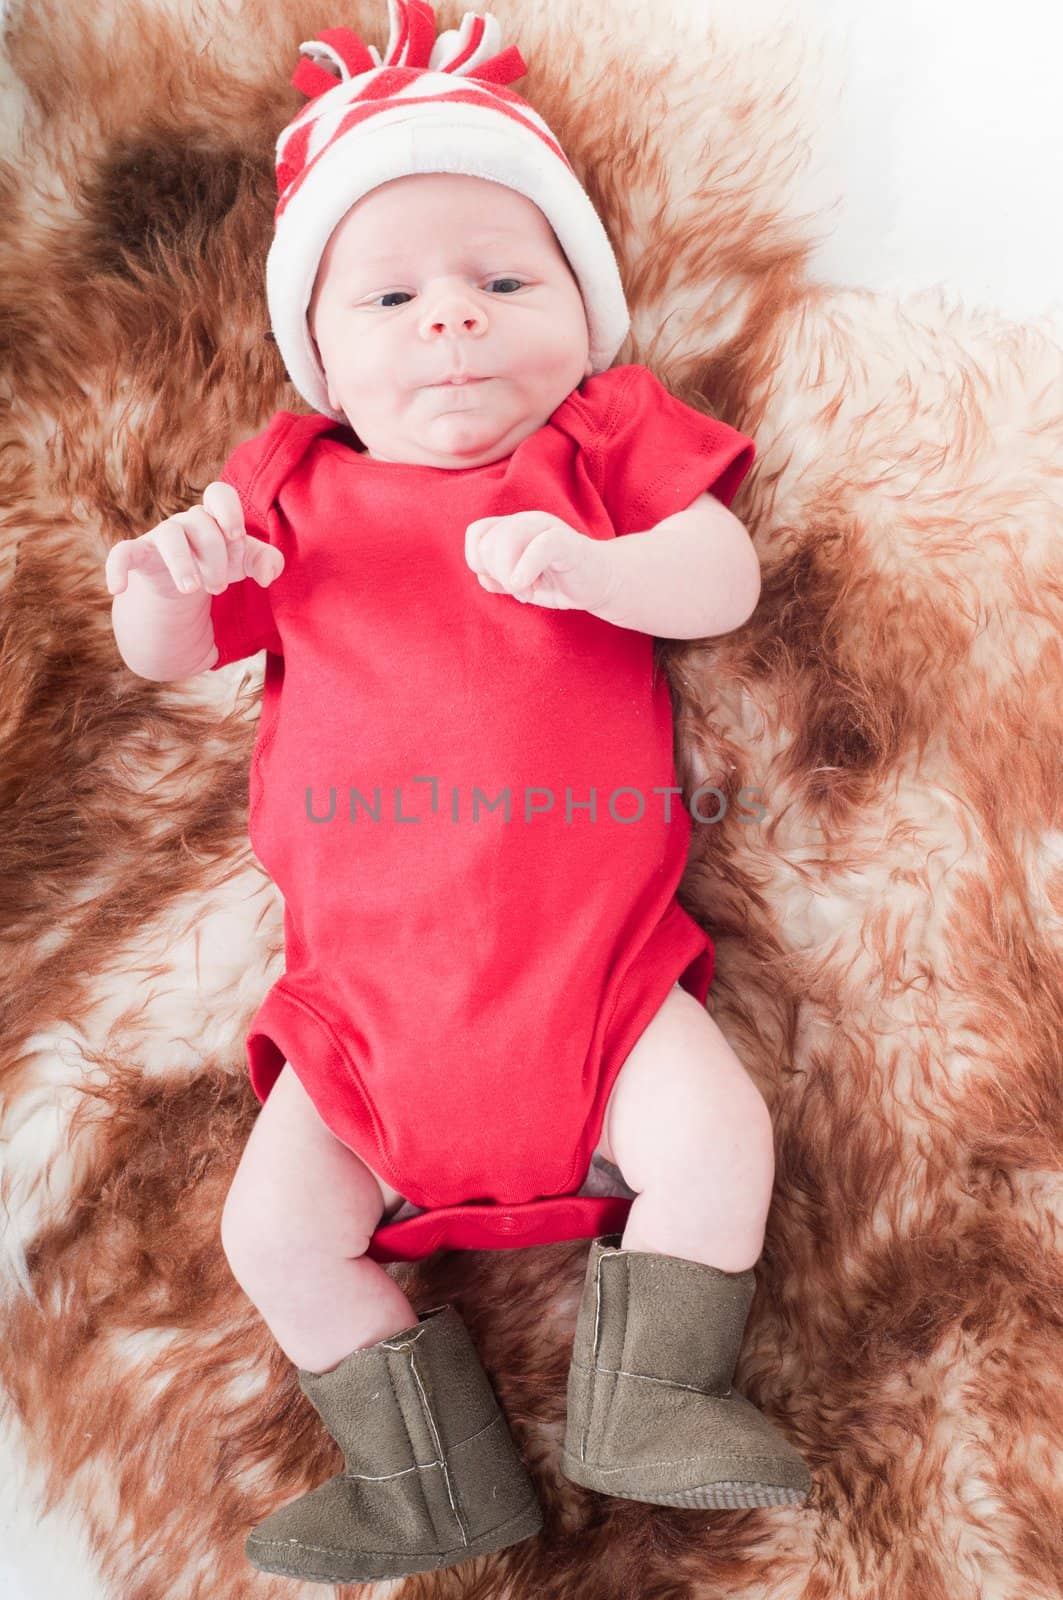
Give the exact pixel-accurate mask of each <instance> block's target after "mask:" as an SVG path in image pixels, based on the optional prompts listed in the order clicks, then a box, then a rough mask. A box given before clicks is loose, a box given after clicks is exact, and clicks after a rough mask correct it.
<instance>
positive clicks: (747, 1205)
mask: <svg viewBox="0 0 1063 1600" xmlns="http://www.w3.org/2000/svg"><path fill="white" fill-rule="evenodd" d="M598 1149H599V1150H601V1152H602V1154H603V1155H604V1156H605V1158H606V1160H607V1161H612V1162H613V1163H614V1165H615V1166H618V1167H619V1168H620V1171H621V1173H622V1174H623V1177H624V1181H625V1183H627V1185H628V1187H629V1188H631V1189H634V1190H635V1191H636V1196H637V1198H636V1199H635V1200H633V1201H632V1204H631V1210H630V1212H629V1214H628V1221H627V1228H626V1230H625V1232H624V1234H623V1236H622V1238H621V1242H620V1243H621V1249H623V1250H649V1251H654V1252H657V1253H659V1254H662V1255H672V1256H683V1257H685V1258H686V1259H687V1260H689V1261H702V1262H705V1263H707V1265H709V1266H710V1267H720V1268H721V1269H722V1270H723V1271H724V1272H743V1271H745V1269H746V1268H747V1267H751V1266H752V1265H753V1264H754V1262H755V1261H756V1260H757V1258H758V1257H759V1256H760V1253H761V1250H762V1249H763V1245H764V1230H765V1224H766V1221H767V1216H768V1210H769V1208H770V1205H771V1195H772V1186H773V1183H774V1179H775V1149H774V1137H773V1132H772V1125H771V1115H770V1113H769V1111H768V1108H767V1106H766V1104H765V1102H764V1100H763V1098H762V1096H761V1093H760V1091H759V1089H758V1088H757V1087H756V1085H755V1084H754V1082H753V1080H752V1079H751V1078H750V1077H749V1075H748V1073H747V1072H746V1070H745V1068H744V1067H743V1066H742V1064H741V1062H740V1061H739V1060H738V1057H737V1056H736V1055H735V1053H734V1051H733V1050H732V1049H731V1046H730V1045H729V1044H728V1042H727V1040H726V1039H725V1038H724V1036H723V1034H722V1033H721V1032H720V1030H719V1028H718V1027H717V1025H716V1023H715V1022H714V1021H713V1019H712V1017H710V1016H709V1014H708V1012H707V1011H706V1010H705V1008H704V1007H703V1006H702V1005H701V1004H700V1002H699V1001H697V1000H695V999H694V996H693V995H691V994H688V993H687V991H686V990H685V989H681V988H678V987H677V988H674V989H672V990H671V991H670V993H669V995H668V998H667V999H666V1000H665V1002H664V1004H663V1006H662V1007H661V1009H660V1010H659V1011H658V1013H657V1015H656V1016H655V1017H654V1019H653V1021H652V1022H651V1023H650V1024H649V1026H648V1027H647V1028H646V1030H645V1032H644V1033H643V1034H642V1035H641V1036H640V1038H639V1039H638V1041H637V1042H636V1044H635V1046H634V1049H633V1050H632V1051H631V1054H630V1055H629V1056H628V1058H627V1060H626V1061H625V1062H624V1065H623V1067H622V1068H621V1070H620V1074H619V1076H618V1077H617V1079H616V1082H615V1083H614V1084H613V1088H612V1092H611V1094H610V1096H609V1101H608V1104H607V1106H606V1113H605V1120H604V1123H603V1128H602V1138H601V1141H600V1142H599V1145H598Z"/></svg>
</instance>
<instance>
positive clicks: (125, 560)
mask: <svg viewBox="0 0 1063 1600" xmlns="http://www.w3.org/2000/svg"><path fill="white" fill-rule="evenodd" d="M132 544H133V540H132V539H120V540H119V541H118V543H117V544H116V545H114V546H112V548H111V549H110V550H108V552H107V560H106V561H105V562H104V564H103V575H104V577H105V578H106V580H107V592H108V594H124V593H125V591H126V589H127V588H128V587H129V565H130V561H129V554H130V547H131V546H132Z"/></svg>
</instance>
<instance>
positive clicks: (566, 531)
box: [465, 511, 614, 611]
mask: <svg viewBox="0 0 1063 1600" xmlns="http://www.w3.org/2000/svg"><path fill="white" fill-rule="evenodd" d="M465 559H466V561H467V562H468V564H469V566H470V567H471V568H472V570H473V572H475V574H476V576H477V578H478V579H479V581H480V582H481V583H482V584H483V587H484V588H485V589H488V590H490V592H491V593H492V594H509V595H512V596H513V597H514V598H515V599H517V600H520V601H521V602H522V603H525V602H527V601H529V600H530V601H531V602H532V604H533V605H539V606H552V607H553V608H554V609H556V610H573V609H578V610H581V611H595V610H597V609H598V608H599V607H600V606H605V605H608V604H609V603H610V598H611V595H612V591H613V587H614V574H613V569H612V563H611V562H610V560H609V544H608V543H607V542H605V541H603V540H600V539H591V538H590V537H589V536H588V535H587V534H585V533H577V532H576V530H575V528H570V527H569V525H568V523H567V522H563V521H562V520H561V518H560V517H555V516H554V514H553V512H550V511H516V512H513V513H512V514H511V515H509V516H504V517H481V518H480V519H479V520H478V521H477V522H470V523H469V526H468V527H467V528H466V530H465Z"/></svg>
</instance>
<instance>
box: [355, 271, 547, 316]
mask: <svg viewBox="0 0 1063 1600" xmlns="http://www.w3.org/2000/svg"><path fill="white" fill-rule="evenodd" d="M487 281H488V283H489V284H492V283H513V284H516V286H517V288H518V289H521V288H523V283H522V281H521V279H520V278H488V280H487ZM396 295H406V298H407V300H408V299H409V298H410V296H409V295H408V294H406V290H405V289H388V290H387V292H386V293H385V294H381V295H378V296H377V298H376V299H375V300H373V301H372V302H371V304H372V305H374V306H376V305H379V304H380V302H381V300H392V299H394V298H395V296H396ZM384 309H385V311H391V310H393V309H394V308H393V307H392V306H385V307H384Z"/></svg>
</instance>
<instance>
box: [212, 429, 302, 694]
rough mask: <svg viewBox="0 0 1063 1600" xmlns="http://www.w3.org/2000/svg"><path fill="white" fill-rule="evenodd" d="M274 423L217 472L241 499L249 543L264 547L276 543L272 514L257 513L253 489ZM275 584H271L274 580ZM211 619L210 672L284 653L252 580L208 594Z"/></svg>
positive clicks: (266, 596)
mask: <svg viewBox="0 0 1063 1600" xmlns="http://www.w3.org/2000/svg"><path fill="white" fill-rule="evenodd" d="M277 431H278V420H277V419H274V421H273V422H272V423H271V424H270V426H269V427H268V428H266V429H265V431H264V432H263V433H260V434H256V436H255V437H254V438H253V439H246V440H245V441H244V443H243V444H240V445H237V447H236V449H235V450H234V451H233V453H232V455H231V456H230V457H229V459H228V461H226V463H225V465H224V467H222V469H221V471H220V472H219V473H218V478H219V479H220V480H221V482H222V483H230V484H232V486H233V488H234V489H235V490H236V492H237V494H238V495H239V496H240V504H241V506H242V507H243V512H244V526H245V528H246V529H247V532H248V533H249V534H250V535H251V537H252V538H253V539H262V540H263V541H264V542H265V543H266V544H273V545H275V544H276V543H277V539H276V529H275V525H274V524H275V518H276V515H277V513H276V512H275V511H273V510H264V509H260V507H259V504H258V500H257V497H255V496H254V495H253V494H252V487H253V485H254V483H255V480H256V478H257V476H258V473H259V469H260V466H261V464H262V463H263V461H265V460H267V459H268V457H269V455H270V454H271V452H272V449H273V447H274V446H275V443H276V441H275V438H274V435H275V433H276V432H277ZM275 581H276V580H275ZM210 620H211V624H212V625H213V628H214V642H215V644H216V645H217V646H218V659H217V661H215V663H214V665H213V667H211V669H210V670H211V671H212V672H216V671H217V670H218V668H219V667H227V666H229V665H230V664H231V663H232V662H233V661H242V660H244V658H245V657H247V656H253V655H257V654H258V652H259V651H260V650H272V651H273V652H274V653H275V654H276V655H280V656H282V655H283V654H284V647H283V645H282V644H281V639H280V635H279V633H278V632H277V627H276V623H275V622H274V618H273V608H272V605H271V603H270V591H269V588H268V587H267V588H263V587H262V586H261V584H258V583H256V582H255V580H254V578H240V579H237V580H236V581H235V582H234V583H230V584H229V586H228V588H227V589H224V590H223V591H222V593H221V594H215V595H212V596H211V602H210Z"/></svg>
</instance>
